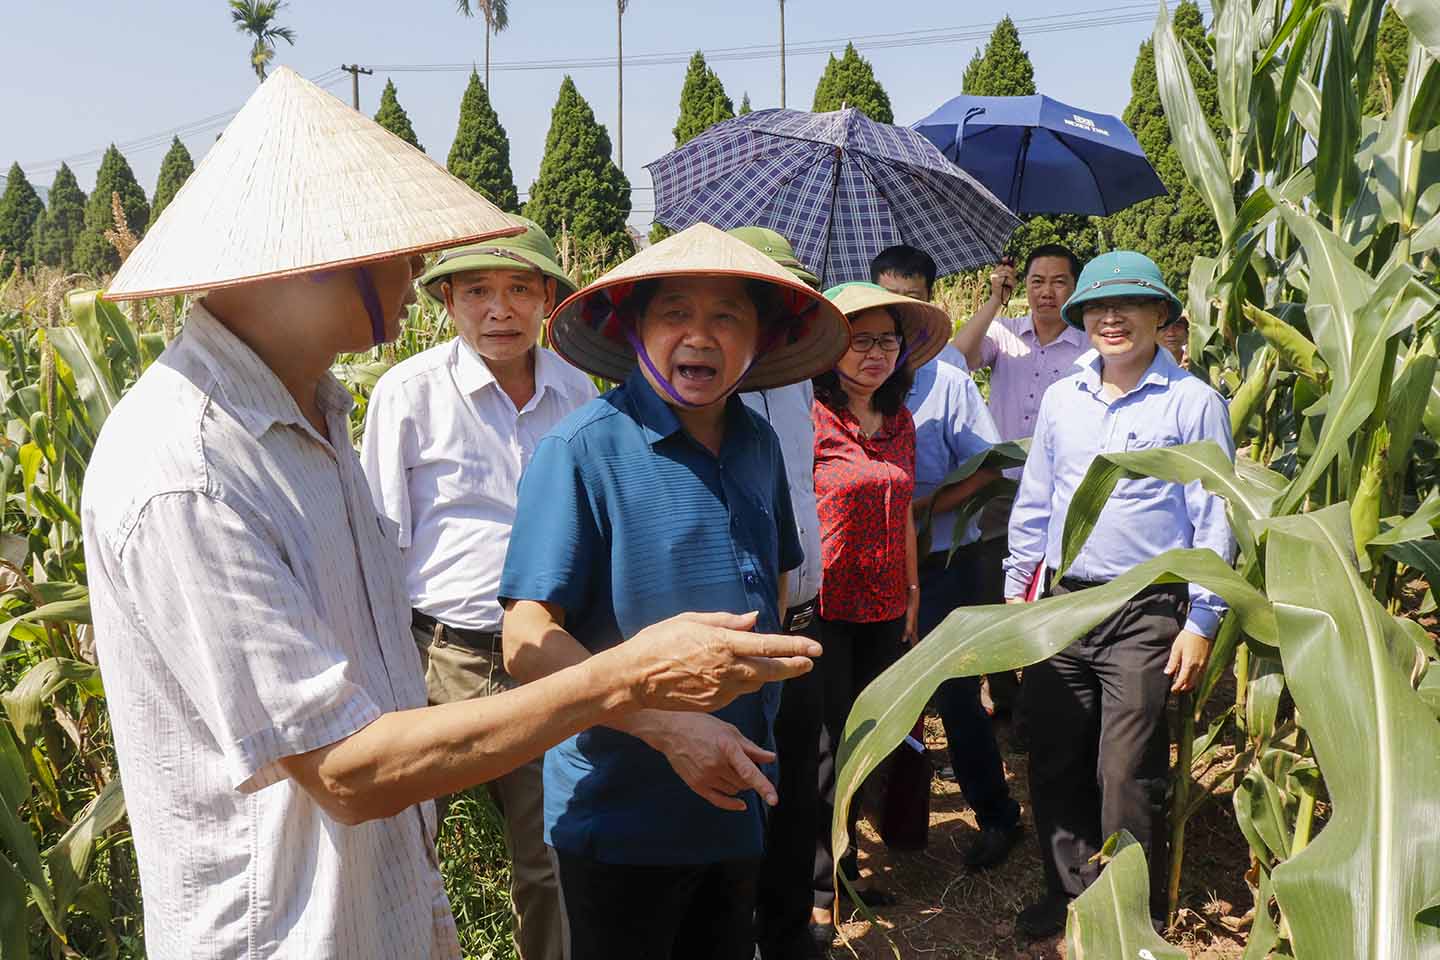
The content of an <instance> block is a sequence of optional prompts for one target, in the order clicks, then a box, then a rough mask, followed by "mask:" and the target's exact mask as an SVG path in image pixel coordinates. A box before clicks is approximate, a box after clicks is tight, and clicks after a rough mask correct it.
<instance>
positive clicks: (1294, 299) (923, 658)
mask: <svg viewBox="0 0 1440 960" xmlns="http://www.w3.org/2000/svg"><path fill="white" fill-rule="evenodd" d="M1216 8H1217V19H1216V22H1215V24H1214V26H1213V30H1212V42H1213V45H1214V50H1213V61H1214V63H1215V71H1216V79H1217V84H1218V89H1219V96H1220V106H1221V113H1222V116H1223V118H1224V121H1225V125H1226V128H1227V129H1226V131H1225V132H1226V136H1224V137H1222V138H1221V139H1223V140H1224V142H1223V143H1222V142H1221V139H1217V138H1216V137H1215V136H1214V135H1213V134H1212V133H1211V130H1210V128H1209V127H1208V125H1207V124H1206V122H1205V118H1204V114H1203V113H1202V111H1201V109H1200V106H1199V103H1198V102H1197V99H1196V96H1195V92H1194V89H1193V88H1192V85H1191V82H1190V78H1189V74H1188V72H1187V70H1186V61H1187V58H1190V57H1192V56H1193V53H1192V52H1191V51H1187V50H1185V49H1184V48H1183V47H1182V45H1181V44H1180V43H1179V42H1178V40H1177V38H1176V36H1175V34H1174V32H1173V30H1172V29H1171V26H1170V23H1169V19H1168V15H1167V13H1166V11H1165V9H1164V7H1163V6H1162V8H1161V12H1160V16H1159V19H1158V22H1157V25H1156V29H1155V34H1154V44H1155V60H1156V72H1157V79H1158V81H1159V88H1160V93H1161V99H1162V101H1163V103H1164V106H1165V111H1166V115H1167V118H1168V120H1169V123H1170V126H1171V131H1172V134H1173V136H1174V140H1175V142H1176V144H1177V147H1178V149H1179V152H1180V155H1181V158H1182V160H1183V161H1184V163H1185V167H1186V172H1187V174H1188V175H1189V177H1190V179H1191V180H1192V181H1193V182H1195V183H1196V184H1198V185H1199V186H1200V188H1201V192H1202V194H1203V195H1204V197H1205V199H1206V201H1207V203H1208V204H1209V206H1210V208H1211V210H1212V212H1213V214H1214V216H1215V219H1216V222H1217V224H1218V225H1219V227H1220V234H1221V236H1222V237H1223V238H1224V240H1223V244H1222V246H1221V247H1220V249H1218V250H1216V251H1214V252H1213V256H1206V257H1199V258H1197V259H1196V261H1195V263H1194V265H1193V267H1192V269H1191V272H1190V278H1189V286H1188V290H1187V294H1188V300H1189V314H1190V320H1191V343H1190V355H1191V357H1192V358H1193V360H1192V365H1193V368H1194V372H1195V373H1196V374H1197V375H1199V376H1202V377H1205V378H1207V379H1208V380H1209V381H1210V382H1211V383H1212V385H1214V386H1215V387H1216V388H1217V389H1219V390H1221V392H1222V393H1224V394H1225V395H1226V396H1227V397H1228V399H1229V403H1230V415H1231V427H1232V432H1233V434H1234V439H1235V441H1236V445H1237V447H1238V448H1239V455H1238V457H1237V459H1236V461H1235V463H1234V464H1233V465H1232V464H1231V463H1230V461H1229V460H1228V459H1227V458H1226V457H1225V456H1224V454H1223V453H1222V452H1221V450H1220V449H1219V447H1217V446H1215V445H1213V444H1197V445H1191V446H1185V447H1176V448H1169V449H1162V450H1153V451H1144V452H1139V453H1128V454H1115V455H1110V456H1102V457H1099V458H1097V459H1096V462H1095V463H1094V464H1092V466H1091V469H1090V472H1089V475H1088V476H1087V478H1086V480H1085V482H1084V483H1083V484H1082V485H1081V486H1080V488H1079V489H1078V490H1077V491H1076V493H1075V497H1074V500H1073V502H1072V504H1071V507H1070V512H1069V514H1068V516H1067V524H1066V530H1065V538H1064V549H1063V558H1062V562H1061V568H1062V572H1063V568H1065V567H1066V566H1068V564H1069V561H1070V560H1071V559H1072V558H1073V557H1074V556H1076V554H1077V553H1078V551H1079V549H1080V547H1081V546H1082V545H1083V543H1084V540H1085V537H1086V535H1087V534H1088V533H1089V531H1090V529H1092V528H1093V526H1094V524H1095V520H1096V518H1097V517H1098V516H1099V514H1100V511H1101V510H1102V509H1103V508H1104V505H1105V502H1106V500H1107V498H1108V496H1109V494H1110V492H1111V491H1112V490H1113V487H1114V484H1115V483H1116V482H1117V481H1118V480H1120V479H1121V478H1127V477H1140V476H1150V477H1157V478H1160V479H1163V480H1170V481H1175V482H1182V483H1189V482H1194V481H1198V482H1200V483H1202V484H1203V485H1204V486H1205V488H1206V489H1207V490H1209V491H1210V492H1212V493H1214V494H1217V495H1219V496H1221V497H1223V498H1224V499H1225V501H1226V503H1227V507H1228V511H1229V516H1230V519H1231V524H1232V527H1233V529H1234V531H1235V535H1236V539H1237V541H1238V543H1239V546H1240V552H1239V558H1238V560H1237V563H1236V566H1235V568H1234V569H1233V570H1232V569H1230V568H1228V567H1226V566H1225V565H1224V564H1222V563H1220V561H1219V560H1218V559H1217V558H1215V557H1214V555H1213V554H1212V555H1208V556H1206V555H1200V554H1197V553H1196V552H1194V551H1172V552H1171V553H1168V554H1166V555H1164V556H1162V557H1160V558H1157V559H1156V560H1154V561H1151V562H1150V563H1147V564H1143V565H1142V566H1140V567H1138V568H1136V569H1135V570H1133V571H1131V572H1130V573H1129V574H1127V575H1125V576H1123V577H1120V578H1117V579H1116V580H1115V581H1112V582H1111V583H1110V584H1108V585H1106V586H1104V587H1100V588H1095V589H1092V590H1087V591H1084V592H1082V593H1080V594H1069V595H1066V596H1062V597H1056V598H1051V599H1045V600H1041V601H1039V602H1038V603H1035V604H1030V605H1025V606H1023V607H1018V608H1017V607H1010V608H1005V607H974V608H968V609H962V610H959V611H956V612H955V613H954V614H952V615H951V616H950V617H949V618H947V619H946V621H945V622H944V623H942V624H941V625H940V626H939V627H938V628H937V629H936V630H935V632H934V633H932V634H931V635H930V636H929V637H927V638H926V639H925V640H924V641H923V642H922V643H921V644H919V645H918V646H917V647H916V648H915V649H914V650H913V651H912V652H911V653H910V654H908V655H907V656H906V657H904V658H903V659H902V660H901V661H900V662H899V663H897V664H896V665H895V666H894V667H893V668H892V669H891V670H890V671H888V672H887V673H886V674H885V675H883V676H882V677H880V678H879V679H878V680H877V681H876V682H875V683H874V684H873V685H872V686H871V687H870V688H869V689H867V690H866V691H865V692H864V693H863V694H862V695H861V697H860V698H859V699H858V700H857V702H856V705H855V708H854V710H853V712H852V713H851V716H850V719H849V722H848V723H847V728H846V736H845V743H844V745H843V747H842V750H841V772H840V776H839V786H838V788H837V789H838V792H839V793H840V794H841V798H842V802H840V803H837V804H836V819H835V821H834V831H833V832H834V838H835V844H836V846H837V848H839V847H843V846H844V845H845V844H846V843H847V838H846V836H845V831H844V823H845V820H844V808H845V806H846V803H848V800H849V798H850V797H851V796H852V795H853V793H854V791H855V789H856V788H857V787H858V785H859V784H860V783H861V782H862V781H863V779H864V777H865V775H866V774H867V773H868V772H869V771H870V770H871V769H873V768H874V766H875V764H876V763H877V762H878V761H879V759H880V758H882V757H883V756H885V755H886V754H887V753H888V752H889V751H890V750H891V749H892V748H893V747H894V746H895V745H896V744H897V743H898V742H899V740H900V739H901V738H902V737H903V736H904V734H905V732H906V731H908V729H909V727H910V725H911V724H912V723H913V722H914V718H915V717H916V715H918V713H919V712H920V710H921V709H922V708H923V706H924V704H925V702H926V701H927V700H928V698H929V696H930V694H931V693H932V692H933V691H934V689H935V688H936V687H937V686H938V685H939V683H940V682H941V681H942V680H944V679H945V678H947V677H950V676H967V675H975V674H979V673H986V672H992V671H996V670H1002V669H1013V668H1016V667H1023V666H1026V665H1028V664H1031V663H1035V662H1037V661H1038V660H1040V659H1043V658H1044V657H1046V656H1049V655H1051V654H1053V653H1054V652H1056V651H1058V650H1061V649H1063V648H1064V647H1065V646H1066V645H1068V644H1069V643H1070V642H1071V641H1073V640H1074V639H1075V638H1076V637H1078V636H1080V635H1082V634H1083V633H1084V632H1086V631H1087V630H1089V629H1091V628H1092V627H1094V626H1095V625H1097V624H1098V623H1099V622H1100V621H1101V620H1103V619H1104V617H1106V616H1108V615H1109V614H1110V613H1112V612H1114V611H1115V610H1117V609H1118V608H1119V607H1120V605H1121V604H1122V603H1123V602H1124V601H1125V600H1126V599H1128V598H1129V597H1131V596H1133V595H1134V594H1135V593H1136V592H1137V591H1138V590H1140V589H1142V588H1144V587H1145V586H1148V585H1149V584H1151V583H1155V582H1174V581H1176V580H1187V581H1191V582H1195V583H1199V584H1201V585H1203V586H1205V587H1207V588H1209V589H1212V590H1214V591H1215V592H1216V593H1218V594H1220V595H1221V596H1223V597H1224V598H1225V599H1226V600H1228V601H1229V602H1230V604H1231V613H1230V614H1229V615H1228V617H1227V618H1226V620H1225V621H1224V623H1223V624H1222V628H1221V630H1220V633H1219V635H1218V637H1217V641H1216V644H1215V647H1214V651H1213V653H1212V659H1211V661H1210V663H1209V665H1208V667H1207V671H1206V673H1205V676H1204V677H1203V680H1202V683H1201V685H1200V688H1199V689H1198V691H1197V693H1196V695H1195V697H1194V698H1193V700H1191V701H1188V702H1182V703H1181V713H1182V727H1183V729H1182V731H1181V735H1180V738H1179V743H1180V751H1179V752H1180V763H1179V767H1178V769H1177V771H1176V780H1175V796H1174V802H1173V808H1174V816H1173V818H1172V836H1171V841H1172V848H1173V854H1174V857H1173V860H1174V863H1173V870H1174V873H1173V874H1172V876H1171V877H1170V882H1171V886H1170V889H1171V908H1172V910H1173V909H1174V905H1175V903H1176V900H1177V898H1178V894H1179V889H1180V881H1181V879H1182V877H1181V870H1182V868H1183V850H1184V828H1185V822H1186V820H1187V819H1188V817H1189V816H1190V815H1192V814H1193V813H1194V812H1195V811H1196V810H1197V809H1199V807H1200V806H1201V805H1202V804H1204V803H1206V802H1209V801H1210V799H1211V798H1212V797H1213V796H1216V795H1223V794H1226V793H1228V794H1229V798H1230V802H1231V803H1232V804H1233V806H1234V809H1235V814H1236V819H1237V823H1238V824H1239V826H1240V829H1241V831H1242V832H1243V833H1244V835H1245V839H1246V840H1247V843H1248V845H1249V847H1250V849H1251V856H1252V867H1253V873H1252V874H1251V876H1253V877H1254V879H1255V882H1254V883H1253V885H1252V889H1253V891H1254V893H1255V899H1256V904H1255V919H1254V923H1253V927H1252V931H1251V934H1250V938H1249V944H1248V948H1247V951H1246V957H1247V960H1248V958H1264V957H1268V956H1294V957H1300V958H1303V960H1312V958H1328V957H1335V958H1337V960H1338V958H1353V957H1400V956H1404V957H1422V956H1440V910H1437V904H1440V868H1437V867H1436V866H1435V863H1436V860H1435V853H1436V848H1437V846H1440V818H1437V817H1436V816H1434V812H1433V807H1432V805H1431V803H1430V800H1429V797H1430V796H1431V795H1433V794H1434V793H1435V792H1436V790H1437V789H1440V729H1437V727H1436V710H1435V704H1436V702H1437V700H1440V698H1437V697H1436V695H1435V690H1436V687H1437V674H1440V671H1432V670H1431V668H1432V666H1433V664H1434V662H1435V654H1436V651H1435V645H1434V641H1433V639H1432V638H1430V637H1429V636H1427V635H1426V633H1425V631H1424V630H1423V629H1421V628H1420V627H1419V626H1418V624H1416V623H1415V622H1414V621H1413V620H1412V619H1409V618H1407V617H1406V616H1405V615H1404V614H1405V613H1408V612H1411V611H1406V610H1403V609H1402V603H1401V585H1402V583H1403V582H1404V581H1406V580H1409V579H1411V578H1412V577H1414V576H1415V575H1416V574H1420V575H1423V577H1424V578H1425V580H1426V581H1427V582H1428V583H1430V584H1432V585H1433V584H1436V583H1440V541H1437V540H1436V538H1435V529H1436V525H1437V523H1440V493H1437V482H1436V473H1435V453H1436V451H1437V446H1436V444H1437V440H1440V379H1437V365H1436V355H1437V341H1436V336H1437V318H1440V295H1437V292H1436V260H1435V257H1436V251H1437V249H1440V65H1437V63H1436V58H1437V55H1440V7H1437V6H1436V5H1435V4H1434V3H1433V2H1431V0H1399V2H1396V3H1395V4H1394V8H1395V10H1396V12H1397V13H1399V14H1400V16H1401V17H1402V18H1403V19H1404V21H1405V23H1406V24H1407V26H1408V27H1409V29H1410V30H1411V32H1412V42H1411V47H1410V54H1409V63H1408V69H1407V71H1406V75H1405V79H1404V81H1403V83H1402V84H1401V85H1400V87H1399V88H1398V89H1397V90H1396V91H1395V93H1394V97H1393V104H1392V106H1391V108H1390V110H1389V112H1388V113H1387V114H1385V115H1382V116H1362V115H1361V112H1360V108H1359V102H1360V101H1359V97H1360V94H1361V93H1362V92H1363V91H1365V90H1366V89H1367V88H1368V86H1369V83H1370V76H1371V73H1372V71H1373V68H1374V59H1375V42H1376V35H1377V31H1378V26H1379V20H1380V17H1381V15H1382V14H1383V13H1384V3H1383V2H1381V0H1352V2H1350V3H1348V4H1341V3H1337V2H1323V0H1226V2H1225V3H1223V4H1216ZM1251 185H1253V186H1251ZM1242 187H1243V188H1244V189H1242ZM973 466H974V465H967V468H966V469H967V470H969V469H973ZM953 479H959V477H958V476H957V477H955V478H953ZM1427 606H1433V599H1432V600H1429V601H1427ZM1225 671H1233V673H1234V675H1235V680H1236V696H1235V700H1234V702H1233V703H1231V704H1227V705H1224V709H1223V710H1219V711H1218V716H1217V717H1216V719H1214V720H1212V722H1211V723H1210V724H1209V725H1207V726H1206V727H1205V728H1204V729H1201V728H1200V727H1199V723H1200V721H1201V718H1202V716H1208V715H1214V714H1216V713H1217V711H1216V710H1215V707H1216V706H1217V705H1215V704H1212V703H1210V701H1211V699H1212V698H1213V696H1214V694H1215V691H1216V690H1217V689H1218V688H1219V681H1220V680H1221V679H1222V678H1223V675H1224V673H1225ZM1207 707H1209V708H1210V710H1209V711H1208V713H1202V711H1206V709H1207ZM1226 743H1233V744H1234V746H1235V751H1234V754H1233V757H1232V758H1230V759H1228V760H1224V759H1221V757H1222V756H1223V754H1222V753H1221V751H1220V749H1219V748H1220V747H1221V746H1222V745H1224V744H1226ZM1220 765H1223V769H1222V770H1221V772H1222V773H1223V776H1220V777H1218V778H1217V777H1214V776H1213V775H1212V776H1209V777H1206V778H1205V779H1206V780H1207V782H1210V783H1211V786H1210V787H1209V788H1207V789H1201V787H1200V785H1199V784H1200V781H1199V780H1197V779H1196V777H1195V772H1196V770H1197V769H1198V770H1200V771H1201V772H1204V771H1206V770H1207V769H1208V770H1209V772H1210V773H1211V774H1213V773H1214V772H1215V768H1216V767H1217V766H1220ZM1321 803H1327V804H1328V809H1329V816H1328V819H1327V820H1326V821H1325V823H1324V824H1323V825H1319V824H1318V823H1317V819H1316V810H1317V805H1318V804H1321ZM1317 826H1318V827H1319V829H1318V832H1317ZM1122 853H1123V851H1122ZM1119 865H1120V858H1119V857H1117V858H1116V861H1115V863H1114V864H1112V866H1111V867H1110V868H1108V869H1110V870H1113V869H1116V867H1118V866H1119ZM1124 869H1126V870H1127V871H1133V870H1134V869H1136V868H1135V861H1134V858H1133V857H1131V858H1129V862H1128V865H1127V866H1125V868H1124ZM1097 899H1100V900H1103V901H1104V903H1105V906H1106V909H1103V910H1092V909H1090V908H1091V907H1092V906H1093V905H1094V904H1095V901H1096V900H1097ZM1145 899H1146V898H1145V896H1144V885H1143V884H1141V885H1140V886H1138V887H1136V886H1135V885H1134V884H1133V883H1125V884H1122V883H1115V882H1112V883H1106V882H1105V881H1104V878H1103V876H1102V881H1101V883H1099V884H1097V887H1096V888H1095V889H1092V891H1090V892H1089V893H1087V894H1086V897H1084V898H1081V899H1080V900H1077V901H1076V902H1075V904H1074V905H1072V911H1071V916H1070V924H1069V929H1068V937H1069V940H1070V944H1071V948H1072V949H1075V950H1079V949H1083V947H1084V945H1085V944H1086V943H1087V942H1090V943H1093V942H1096V941H1095V940H1094V937H1095V936H1096V935H1097V931H1096V930H1095V929H1094V927H1095V924H1096V923H1097V922H1100V923H1102V925H1103V924H1105V923H1110V922H1113V921H1114V919H1115V918H1117V917H1118V918H1124V919H1123V923H1128V924H1130V925H1132V926H1133V925H1135V924H1144V922H1145V917H1146V903H1145ZM1082 901H1083V903H1082ZM1122 925H1123V924H1122ZM1104 935H1105V936H1108V935H1109V934H1108V933H1105V934H1104ZM1098 942H1101V943H1107V942H1127V943H1139V942H1143V941H1136V940H1125V941H1113V940H1105V939H1102V940H1100V941H1098ZM1102 954H1103V955H1110V954H1108V953H1104V951H1103V950H1102ZM1087 955H1088V953H1087ZM1114 955H1117V956H1118V955H1122V954H1118V953H1117V954H1114ZM1123 955H1132V954H1123ZM1157 955H1159V954H1157Z"/></svg>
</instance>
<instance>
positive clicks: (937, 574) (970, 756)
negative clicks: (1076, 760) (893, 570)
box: [919, 544, 1020, 830]
mask: <svg viewBox="0 0 1440 960" xmlns="http://www.w3.org/2000/svg"><path fill="white" fill-rule="evenodd" d="M983 546H984V545H983V544H970V545H968V546H964V547H961V548H960V549H959V550H957V551H956V552H955V556H954V558H953V559H952V560H951V561H950V565H949V566H948V567H947V566H946V565H945V555H944V553H936V554H931V555H930V556H929V557H927V558H926V559H925V561H924V562H923V563H922V564H921V568H920V617H919V629H920V635H921V636H922V637H923V636H926V635H928V634H929V633H930V631H932V630H934V629H935V628H936V627H937V626H939V625H940V621H941V620H944V619H945V617H946V616H948V615H949V614H950V612H951V611H952V610H954V609H955V608H956V607H968V606H974V605H975V604H979V603H986V602H988V601H987V600H984V599H981V597H980V589H981V587H982V582H983V577H984V576H985V571H983V570H982V569H979V568H980V567H981V565H982V562H983V559H984V557H985V553H984V552H983V549H982V548H983ZM932 702H933V703H934V704H935V709H936V710H937V711H938V712H939V714H940V721H941V723H943V724H944V725H945V741H946V743H947V744H948V745H949V748H950V765H951V767H952V768H953V769H954V771H955V782H956V783H958V784H959V785H960V791H961V792H962V793H964V794H965V802H966V803H968V804H970V809H972V810H974V811H975V819H976V820H977V821H978V822H979V824H980V829H982V830H989V829H993V830H1009V829H1011V828H1012V827H1014V826H1015V825H1016V824H1017V823H1019V822H1020V804H1018V803H1016V802H1015V800H1014V799H1013V798H1012V797H1011V796H1010V787H1009V786H1008V785H1007V784H1006V783H1005V764H1004V761H1003V760H1001V758H1000V745H999V744H998V743H997V742H996V741H995V726H994V723H993V722H992V721H991V719H990V715H989V714H987V713H986V712H985V709H984V708H983V707H982V706H980V678H979V677H956V678H954V679H951V680H946V681H945V682H944V683H942V684H940V688H939V689H938V690H936V691H935V696H934V698H933V700H932Z"/></svg>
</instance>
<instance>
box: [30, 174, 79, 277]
mask: <svg viewBox="0 0 1440 960" xmlns="http://www.w3.org/2000/svg"><path fill="white" fill-rule="evenodd" d="M46 199H47V200H49V202H50V205H49V207H48V208H47V209H46V210H45V216H44V217H42V218H41V220H40V222H39V223H37V224H36V225H35V259H36V260H38V261H39V262H40V263H43V264H45V265H46V266H47V267H59V268H60V269H61V270H65V271H67V272H68V271H69V270H70V267H71V265H72V264H73V263H74V262H75V241H76V240H78V239H79V237H80V231H82V230H84V229H85V191H83V190H81V189H80V184H79V183H77V182H76V181H75V174H74V173H72V172H71V171H70V168H69V167H68V166H67V165H65V164H63V163H62V164H60V169H59V170H56V171H55V180H54V182H52V183H51V184H50V193H49V195H48V196H47V197H46Z"/></svg>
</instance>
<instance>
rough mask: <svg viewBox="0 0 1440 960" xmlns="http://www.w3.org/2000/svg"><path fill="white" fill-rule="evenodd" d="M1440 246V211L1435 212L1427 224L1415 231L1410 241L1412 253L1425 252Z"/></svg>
mask: <svg viewBox="0 0 1440 960" xmlns="http://www.w3.org/2000/svg"><path fill="white" fill-rule="evenodd" d="M1437 247H1440V213H1437V214H1435V215H1434V216H1433V217H1431V218H1430V219H1429V220H1428V221H1426V223H1425V225H1424V226H1423V227H1421V228H1420V229H1419V230H1416V231H1415V236H1414V237H1413V238H1412V239H1411V241H1410V250H1411V252H1412V253H1417V254H1419V253H1425V252H1427V251H1430V250H1434V249H1436V248H1437Z"/></svg>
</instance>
